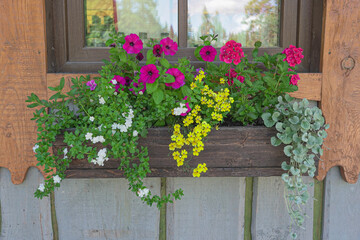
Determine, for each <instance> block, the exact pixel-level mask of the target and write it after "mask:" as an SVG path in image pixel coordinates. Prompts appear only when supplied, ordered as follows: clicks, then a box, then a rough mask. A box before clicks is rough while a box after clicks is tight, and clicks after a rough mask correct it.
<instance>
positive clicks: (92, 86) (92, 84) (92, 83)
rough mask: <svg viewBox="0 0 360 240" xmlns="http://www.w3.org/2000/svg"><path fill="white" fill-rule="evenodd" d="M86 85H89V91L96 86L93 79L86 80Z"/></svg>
mask: <svg viewBox="0 0 360 240" xmlns="http://www.w3.org/2000/svg"><path fill="white" fill-rule="evenodd" d="M86 85H87V86H89V87H90V90H91V91H94V90H95V88H96V86H97V84H96V83H95V81H94V80H91V81H88V82H87V83H86Z"/></svg>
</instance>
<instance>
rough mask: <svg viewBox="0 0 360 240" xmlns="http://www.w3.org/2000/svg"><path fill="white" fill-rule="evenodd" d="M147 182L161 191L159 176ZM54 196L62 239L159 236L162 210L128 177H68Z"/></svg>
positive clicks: (157, 237) (93, 239)
mask: <svg viewBox="0 0 360 240" xmlns="http://www.w3.org/2000/svg"><path fill="white" fill-rule="evenodd" d="M145 185H146V186H147V187H148V188H149V189H150V190H151V192H153V193H155V194H157V195H159V194H160V178H151V179H146V180H145ZM55 200H56V201H55V207H56V215H57V222H58V226H59V238H60V239H66V240H77V239H92V240H100V239H101V240H103V239H107V240H110V239H122V240H130V239H141V240H147V239H148V240H154V239H159V219H160V211H159V210H158V209H157V207H156V206H152V207H150V206H148V205H146V204H145V203H142V202H141V199H140V198H139V197H137V196H136V195H135V194H134V193H133V192H131V191H129V190H128V182H127V181H126V180H125V179H119V178H118V179H65V180H63V182H62V186H61V187H60V188H59V189H58V190H57V191H56V192H55Z"/></svg>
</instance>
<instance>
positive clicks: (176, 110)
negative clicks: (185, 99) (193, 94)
mask: <svg viewBox="0 0 360 240" xmlns="http://www.w3.org/2000/svg"><path fill="white" fill-rule="evenodd" d="M187 110H188V109H187V107H185V104H183V103H180V107H177V108H174V115H176V116H180V115H181V114H183V113H186V112H187Z"/></svg>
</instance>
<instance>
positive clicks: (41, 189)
mask: <svg viewBox="0 0 360 240" xmlns="http://www.w3.org/2000/svg"><path fill="white" fill-rule="evenodd" d="M38 189H39V191H40V192H44V191H45V185H44V184H43V183H40V185H39V187H38Z"/></svg>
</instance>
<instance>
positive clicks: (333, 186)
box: [322, 167, 360, 240]
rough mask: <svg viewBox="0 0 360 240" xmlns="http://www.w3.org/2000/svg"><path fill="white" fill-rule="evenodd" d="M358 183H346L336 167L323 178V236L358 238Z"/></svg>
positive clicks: (330, 239)
mask: <svg viewBox="0 0 360 240" xmlns="http://www.w3.org/2000/svg"><path fill="white" fill-rule="evenodd" d="M359 199H360V183H359V182H357V183H356V184H351V185H350V184H347V183H346V182H344V181H343V180H342V179H341V175H340V170H339V168H338V167H334V168H332V169H331V170H330V171H329V172H328V174H327V176H326V178H325V194H324V223H323V226H324V228H323V238H322V239H326V240H338V239H344V240H345V239H346V240H347V239H360V228H359V222H360V205H359Z"/></svg>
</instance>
